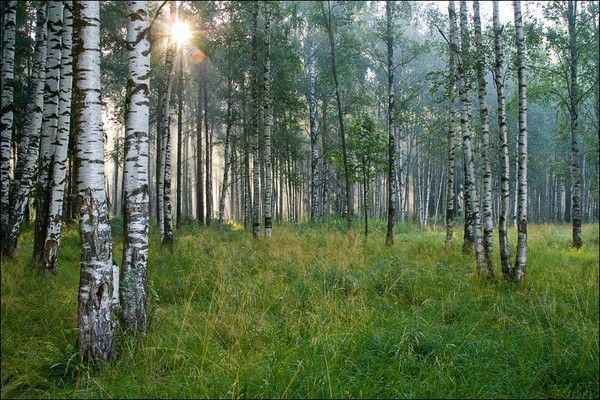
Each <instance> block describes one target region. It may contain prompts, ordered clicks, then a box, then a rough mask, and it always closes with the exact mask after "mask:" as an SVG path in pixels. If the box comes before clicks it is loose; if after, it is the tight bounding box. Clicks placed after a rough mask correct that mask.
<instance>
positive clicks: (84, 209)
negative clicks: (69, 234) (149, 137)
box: [73, 1, 115, 361]
mask: <svg viewBox="0 0 600 400" xmlns="http://www.w3.org/2000/svg"><path fill="white" fill-rule="evenodd" d="M73 19H74V29H75V35H74V37H75V41H74V47H73V56H74V57H73V58H74V68H75V73H74V88H73V89H74V93H73V113H74V118H73V121H74V129H75V137H76V138H77V139H76V140H77V141H76V147H75V148H76V154H75V157H76V162H77V164H78V170H77V172H78V175H77V190H78V195H77V197H78V199H77V200H78V209H79V235H80V238H81V263H80V264H81V274H80V280H79V312H78V340H77V344H78V348H79V351H80V352H81V354H82V355H83V357H84V358H87V359H89V360H91V361H97V360H105V359H107V358H109V357H110V355H111V353H112V350H113V342H114V329H115V317H114V312H113V311H114V304H113V291H114V290H115V287H114V282H113V280H114V276H115V274H114V272H115V271H114V270H113V263H112V237H111V231H110V224H109V221H108V204H107V197H106V192H105V190H104V179H105V177H104V142H103V139H104V138H103V132H102V103H101V98H100V97H101V94H100V3H99V2H96V1H77V2H76V3H75V4H74V7H73Z"/></svg>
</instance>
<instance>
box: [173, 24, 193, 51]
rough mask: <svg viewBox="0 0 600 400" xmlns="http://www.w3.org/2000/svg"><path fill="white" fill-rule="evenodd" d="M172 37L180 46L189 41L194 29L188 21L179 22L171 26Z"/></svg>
mask: <svg viewBox="0 0 600 400" xmlns="http://www.w3.org/2000/svg"><path fill="white" fill-rule="evenodd" d="M171 37H172V38H173V40H175V41H176V42H177V44H178V45H179V46H181V45H183V44H185V43H187V41H188V40H190V39H191V38H192V31H191V30H190V26H189V25H188V24H187V22H178V23H176V24H175V25H173V26H172V27H171Z"/></svg>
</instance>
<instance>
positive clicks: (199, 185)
mask: <svg viewBox="0 0 600 400" xmlns="http://www.w3.org/2000/svg"><path fill="white" fill-rule="evenodd" d="M205 62H206V61H203V62H202V64H200V68H199V75H200V81H199V82H198V113H197V115H196V140H197V143H196V145H197V147H196V169H197V174H196V219H197V220H198V223H199V224H200V225H204V159H203V157H202V112H203V110H204V106H203V103H204V83H203V81H204V80H205V79H206V76H205V74H204V68H205V67H204V63H205Z"/></svg>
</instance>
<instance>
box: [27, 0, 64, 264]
mask: <svg viewBox="0 0 600 400" xmlns="http://www.w3.org/2000/svg"><path fill="white" fill-rule="evenodd" d="M62 14H63V4H62V1H49V2H48V48H47V55H46V57H47V58H46V85H45V89H44V112H43V116H42V136H41V139H40V155H39V160H38V163H39V164H38V174H37V193H36V205H37V206H36V218H35V232H34V249H33V253H34V260H35V262H36V263H37V264H39V265H41V264H42V263H43V254H44V243H45V241H46V231H47V230H46V227H47V223H48V205H49V200H50V172H51V168H52V158H53V156H54V148H55V141H56V132H57V130H58V101H59V97H60V93H59V83H60V64H61V50H62V49H61V35H62Z"/></svg>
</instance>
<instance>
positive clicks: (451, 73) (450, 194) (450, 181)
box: [446, 35, 458, 245]
mask: <svg viewBox="0 0 600 400" xmlns="http://www.w3.org/2000/svg"><path fill="white" fill-rule="evenodd" d="M450 36H451V37H452V35H450ZM455 68H456V66H455V54H454V51H453V49H452V48H450V51H449V53H448V87H447V96H448V143H447V153H448V156H447V157H448V166H447V169H448V177H447V185H446V245H448V244H450V243H451V242H452V234H453V229H454V168H455V159H454V158H455V153H456V150H457V149H456V147H457V145H458V141H457V133H458V132H457V131H456V106H455V102H456V70H455Z"/></svg>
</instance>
